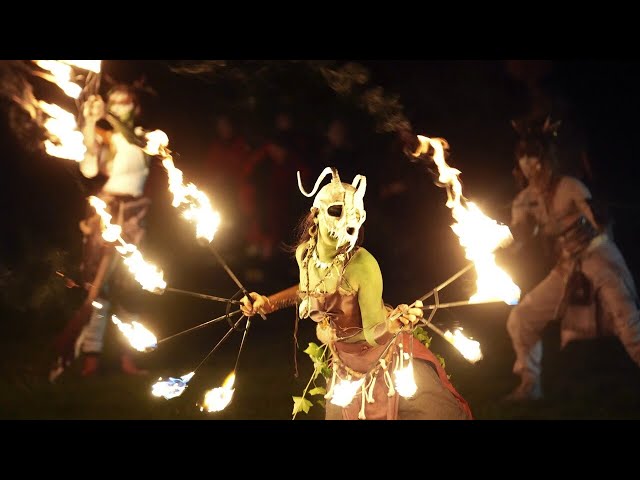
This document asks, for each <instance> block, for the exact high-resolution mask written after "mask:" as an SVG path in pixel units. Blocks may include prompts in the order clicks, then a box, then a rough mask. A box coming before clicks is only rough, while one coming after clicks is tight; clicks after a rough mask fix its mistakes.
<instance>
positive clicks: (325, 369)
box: [322, 364, 333, 379]
mask: <svg viewBox="0 0 640 480" xmlns="http://www.w3.org/2000/svg"><path fill="white" fill-rule="evenodd" d="M332 373H333V372H332V371H331V369H330V368H329V366H328V365H326V364H325V365H324V366H323V367H322V376H323V377H324V378H326V379H328V378H329V377H331V374H332Z"/></svg>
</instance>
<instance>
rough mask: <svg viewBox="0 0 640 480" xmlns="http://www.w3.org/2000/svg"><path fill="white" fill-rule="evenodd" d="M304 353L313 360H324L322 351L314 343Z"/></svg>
mask: <svg viewBox="0 0 640 480" xmlns="http://www.w3.org/2000/svg"><path fill="white" fill-rule="evenodd" d="M304 353H306V354H308V355H309V356H310V357H311V359H312V360H314V361H316V360H321V359H322V353H323V352H322V349H321V348H320V347H319V346H318V345H317V344H316V343H313V342H310V343H309V346H308V347H307V348H306V349H305V350H304Z"/></svg>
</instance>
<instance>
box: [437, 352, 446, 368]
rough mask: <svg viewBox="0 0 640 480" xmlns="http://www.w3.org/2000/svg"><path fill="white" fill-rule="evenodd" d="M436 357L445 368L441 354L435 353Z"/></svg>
mask: <svg viewBox="0 0 640 480" xmlns="http://www.w3.org/2000/svg"><path fill="white" fill-rule="evenodd" d="M436 358H437V359H438V360H440V365H442V368H445V362H444V357H443V356H442V355H438V354H437V353H436Z"/></svg>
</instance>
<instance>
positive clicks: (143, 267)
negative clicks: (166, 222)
mask: <svg viewBox="0 0 640 480" xmlns="http://www.w3.org/2000/svg"><path fill="white" fill-rule="evenodd" d="M89 204H90V205H91V206H92V207H93V208H94V209H95V210H96V212H97V213H98V215H100V218H101V220H102V226H103V232H102V238H104V239H105V240H106V241H107V242H118V243H119V245H116V250H117V251H118V252H119V253H120V254H121V255H122V256H123V257H124V264H125V265H126V266H127V267H128V268H129V271H130V272H131V273H132V274H133V275H134V277H135V279H136V280H137V281H138V283H140V285H141V286H142V288H143V289H145V290H148V291H150V292H153V293H157V292H162V291H164V289H165V288H166V287H167V282H165V281H164V278H163V276H164V274H163V272H162V270H161V269H159V268H158V267H156V266H155V265H152V264H150V263H148V262H146V261H145V260H144V258H143V257H142V254H141V253H140V251H139V250H138V248H137V247H136V246H135V245H132V244H130V243H127V242H125V241H124V239H123V238H122V236H121V233H122V227H120V225H115V224H112V223H111V218H112V216H111V214H110V213H109V212H107V204H106V203H105V202H104V201H103V200H101V199H99V198H98V197H93V196H92V197H89Z"/></svg>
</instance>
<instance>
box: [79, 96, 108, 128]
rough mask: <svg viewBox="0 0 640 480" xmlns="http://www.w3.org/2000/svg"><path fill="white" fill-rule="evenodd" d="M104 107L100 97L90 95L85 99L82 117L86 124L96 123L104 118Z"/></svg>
mask: <svg viewBox="0 0 640 480" xmlns="http://www.w3.org/2000/svg"><path fill="white" fill-rule="evenodd" d="M104 113H105V107H104V100H102V97H101V96H100V95H91V96H89V97H88V98H87V100H86V101H85V102H84V105H83V106H82V115H83V116H84V120H85V122H87V123H94V124H95V123H96V122H97V121H98V120H100V119H101V118H102V117H104Z"/></svg>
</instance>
